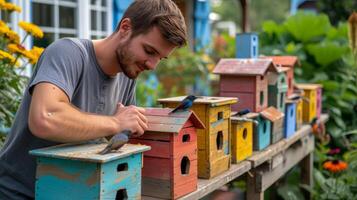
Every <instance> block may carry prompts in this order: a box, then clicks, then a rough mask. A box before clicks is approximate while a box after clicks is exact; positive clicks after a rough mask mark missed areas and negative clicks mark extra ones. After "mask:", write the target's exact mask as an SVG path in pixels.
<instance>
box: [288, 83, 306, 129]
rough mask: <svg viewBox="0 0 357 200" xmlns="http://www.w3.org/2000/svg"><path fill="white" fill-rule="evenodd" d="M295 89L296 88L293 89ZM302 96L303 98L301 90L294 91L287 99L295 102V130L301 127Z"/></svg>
mask: <svg viewBox="0 0 357 200" xmlns="http://www.w3.org/2000/svg"><path fill="white" fill-rule="evenodd" d="M294 89H297V88H294ZM303 96H304V91H303V90H298V89H297V90H296V91H294V93H293V94H292V95H290V97H289V99H290V100H294V101H295V102H296V130H299V129H300V128H301V126H302V125H303V119H302V115H303V101H304V99H303Z"/></svg>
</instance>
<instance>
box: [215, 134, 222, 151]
mask: <svg viewBox="0 0 357 200" xmlns="http://www.w3.org/2000/svg"><path fill="white" fill-rule="evenodd" d="M216 145H217V150H221V149H222V148H223V133H222V131H218V133H217V138H216Z"/></svg>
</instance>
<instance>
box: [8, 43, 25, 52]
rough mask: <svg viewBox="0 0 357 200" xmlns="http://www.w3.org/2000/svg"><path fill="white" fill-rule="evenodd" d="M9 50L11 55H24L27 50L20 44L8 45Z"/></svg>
mask: <svg viewBox="0 0 357 200" xmlns="http://www.w3.org/2000/svg"><path fill="white" fill-rule="evenodd" d="M7 49H8V50H9V51H10V52H11V53H22V52H23V51H25V50H26V49H25V48H24V47H23V46H21V45H19V44H14V43H11V44H8V45H7Z"/></svg>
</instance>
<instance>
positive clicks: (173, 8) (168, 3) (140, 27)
mask: <svg viewBox="0 0 357 200" xmlns="http://www.w3.org/2000/svg"><path fill="white" fill-rule="evenodd" d="M124 18H129V19H130V21H131V24H132V36H131V37H135V36H137V35H139V34H145V33H147V32H148V31H149V30H150V29H151V28H153V27H154V26H156V27H158V28H159V30H160V32H161V34H162V35H163V36H164V38H165V39H166V40H167V41H169V42H170V43H172V44H173V45H176V46H179V47H181V46H184V45H185V44H186V42H187V41H186V40H187V35H186V25H185V19H184V18H183V16H182V14H181V11H180V9H179V8H178V7H177V5H176V4H175V3H174V2H173V1H172V0H136V1H134V2H133V3H132V4H131V5H130V6H129V7H128V9H127V10H126V11H125V13H124V15H123V18H122V19H121V21H120V22H119V24H118V26H117V28H116V31H118V30H119V26H120V24H121V22H122V20H123V19H124Z"/></svg>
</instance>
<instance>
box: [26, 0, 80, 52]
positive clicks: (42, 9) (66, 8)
mask: <svg viewBox="0 0 357 200" xmlns="http://www.w3.org/2000/svg"><path fill="white" fill-rule="evenodd" d="M31 6H32V10H31V11H32V22H33V23H35V24H37V25H38V26H40V28H41V29H42V30H43V32H44V37H43V38H42V39H36V38H34V45H36V46H40V47H47V46H48V45H49V44H50V43H51V42H53V41H54V40H56V39H59V38H62V37H77V36H78V25H77V21H78V19H77V18H78V14H77V12H78V11H77V7H78V2H77V0H32V3H31Z"/></svg>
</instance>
